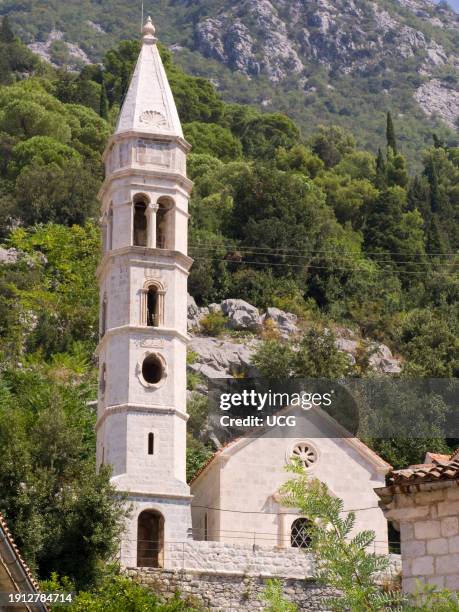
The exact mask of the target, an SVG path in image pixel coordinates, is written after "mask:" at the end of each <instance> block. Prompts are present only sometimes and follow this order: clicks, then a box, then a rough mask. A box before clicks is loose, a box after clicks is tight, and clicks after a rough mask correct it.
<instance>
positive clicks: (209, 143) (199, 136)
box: [184, 121, 242, 161]
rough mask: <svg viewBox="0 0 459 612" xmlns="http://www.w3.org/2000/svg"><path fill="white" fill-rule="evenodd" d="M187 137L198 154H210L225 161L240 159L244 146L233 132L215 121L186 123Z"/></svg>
mask: <svg viewBox="0 0 459 612" xmlns="http://www.w3.org/2000/svg"><path fill="white" fill-rule="evenodd" d="M184 132H185V138H186V139H187V140H188V142H189V143H190V144H191V145H192V147H193V151H194V152H195V153H198V154H208V155H212V156H213V157H217V158H218V159H221V160H223V161H232V160H236V159H240V157H241V156H242V146H241V143H240V142H239V140H238V139H237V138H235V137H234V136H233V135H232V134H231V132H230V131H229V130H228V129H227V128H224V127H221V126H220V125H216V124H215V123H201V122H199V121H194V122H192V123H187V124H185V125H184Z"/></svg>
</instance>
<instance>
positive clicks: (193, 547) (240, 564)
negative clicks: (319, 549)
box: [164, 541, 313, 579]
mask: <svg viewBox="0 0 459 612" xmlns="http://www.w3.org/2000/svg"><path fill="white" fill-rule="evenodd" d="M164 565H165V567H167V568H168V569H186V570H203V571H205V570H210V571H214V572H216V571H222V572H230V573H231V572H239V573H243V574H246V575H263V576H284V577H288V578H303V579H304V578H305V577H309V578H310V577H312V575H313V561H312V555H307V554H305V553H304V551H303V550H300V549H298V548H285V549H282V548H277V547H271V548H268V547H261V546H256V545H255V546H252V545H250V544H227V543H224V542H204V541H188V542H172V543H167V544H166V546H165V551H164Z"/></svg>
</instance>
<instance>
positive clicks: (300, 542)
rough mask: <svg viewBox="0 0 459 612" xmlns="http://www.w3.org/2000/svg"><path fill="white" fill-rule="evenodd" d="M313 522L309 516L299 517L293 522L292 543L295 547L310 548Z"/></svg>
mask: <svg viewBox="0 0 459 612" xmlns="http://www.w3.org/2000/svg"><path fill="white" fill-rule="evenodd" d="M311 527H312V522H311V521H310V520H309V519H307V518H298V519H296V520H295V521H293V523H292V530H291V532H290V544H291V546H292V547H293V548H309V547H310V546H311Z"/></svg>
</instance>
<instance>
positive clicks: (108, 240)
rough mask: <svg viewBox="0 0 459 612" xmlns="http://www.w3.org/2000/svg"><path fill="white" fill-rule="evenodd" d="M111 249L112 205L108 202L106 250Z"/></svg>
mask: <svg viewBox="0 0 459 612" xmlns="http://www.w3.org/2000/svg"><path fill="white" fill-rule="evenodd" d="M112 249H113V207H112V205H111V204H110V210H109V212H108V228H107V251H111V250H112Z"/></svg>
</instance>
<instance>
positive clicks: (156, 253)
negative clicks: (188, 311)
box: [96, 246, 193, 278]
mask: <svg viewBox="0 0 459 612" xmlns="http://www.w3.org/2000/svg"><path fill="white" fill-rule="evenodd" d="M129 255H132V256H135V257H142V256H144V257H145V259H141V260H139V259H137V260H135V263H136V264H139V263H140V264H141V265H144V266H147V267H151V265H152V261H154V262H155V266H158V265H159V267H161V265H163V266H164V267H167V266H168V267H173V268H179V269H181V270H182V271H183V272H185V273H186V274H188V272H189V270H190V268H191V266H192V265H193V259H191V257H188V255H185V254H184V253H182V252H181V251H173V250H170V249H155V248H151V247H140V246H127V247H122V248H121V249H114V250H113V251H108V252H107V253H105V254H104V256H103V258H102V261H101V262H100V264H99V265H98V267H97V270H96V275H97V277H98V278H100V276H101V275H102V272H103V270H104V268H105V267H106V265H107V263H108V262H109V261H110V260H111V259H113V258H115V257H122V256H129ZM152 258H155V259H152ZM161 259H164V260H169V261H163V262H162V261H161ZM133 263H134V261H133Z"/></svg>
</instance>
